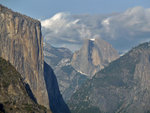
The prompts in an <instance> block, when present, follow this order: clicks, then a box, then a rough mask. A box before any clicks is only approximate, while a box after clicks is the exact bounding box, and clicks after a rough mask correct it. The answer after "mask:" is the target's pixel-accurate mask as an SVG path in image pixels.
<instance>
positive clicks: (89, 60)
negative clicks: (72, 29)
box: [71, 39, 119, 78]
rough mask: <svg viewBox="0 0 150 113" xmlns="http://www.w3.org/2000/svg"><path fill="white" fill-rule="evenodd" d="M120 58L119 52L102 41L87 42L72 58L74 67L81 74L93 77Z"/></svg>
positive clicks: (91, 40)
mask: <svg viewBox="0 0 150 113" xmlns="http://www.w3.org/2000/svg"><path fill="white" fill-rule="evenodd" d="M118 57H119V55H118V53H117V51H116V50H115V49H114V48H113V47H112V46H111V45H110V44H109V43H107V42H105V41H104V40H102V39H101V40H100V39H89V40H85V42H84V44H83V46H82V48H81V49H80V50H79V51H76V52H75V53H74V55H73V58H72V62H71V64H72V66H73V67H74V68H75V69H76V70H77V71H79V72H82V73H84V74H86V75H87V76H88V77H90V78H92V76H93V75H94V74H95V73H96V72H98V71H99V70H101V69H103V68H104V67H105V66H107V65H108V64H109V63H110V62H111V61H113V60H115V59H117V58H118Z"/></svg>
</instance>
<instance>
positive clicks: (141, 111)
mask: <svg viewBox="0 0 150 113" xmlns="http://www.w3.org/2000/svg"><path fill="white" fill-rule="evenodd" d="M149 100H150V42H149V43H143V44H140V45H139V46H137V47H135V48H133V49H132V50H131V51H129V52H128V53H127V54H125V55H124V56H122V57H120V58H119V59H117V60H115V61H113V62H112V63H110V64H109V66H107V67H106V68H104V69H103V70H101V71H100V72H98V73H96V75H95V76H94V77H93V79H92V80H88V81H87V82H86V83H85V84H83V86H82V87H80V89H79V90H78V91H77V92H76V93H74V94H73V96H72V97H71V100H70V103H69V106H70V109H71V112H72V113H148V112H150V101H149Z"/></svg>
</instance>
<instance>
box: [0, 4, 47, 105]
mask: <svg viewBox="0 0 150 113" xmlns="http://www.w3.org/2000/svg"><path fill="white" fill-rule="evenodd" d="M42 40H43V38H42V34H41V25H40V22H39V21H37V20H34V19H32V18H30V17H27V16H24V15H21V14H19V13H16V12H13V11H11V10H9V9H7V8H6V7H4V6H2V5H0V56H1V57H2V58H4V59H6V60H8V61H10V63H11V64H12V65H13V66H14V67H15V68H16V69H17V71H18V72H19V73H20V74H21V75H22V77H23V78H24V79H25V81H26V82H27V83H28V84H29V85H30V87H31V90H32V91H33V94H34V95H35V97H36V98H37V102H38V103H39V104H41V105H44V106H46V107H48V105H49V102H48V99H47V98H48V94H47V91H46V86H45V81H44V70H43V69H44V57H43V49H42V47H43V44H42Z"/></svg>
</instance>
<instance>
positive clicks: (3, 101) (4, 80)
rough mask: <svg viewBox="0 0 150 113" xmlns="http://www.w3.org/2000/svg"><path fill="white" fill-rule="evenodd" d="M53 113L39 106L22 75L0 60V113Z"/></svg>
mask: <svg viewBox="0 0 150 113" xmlns="http://www.w3.org/2000/svg"><path fill="white" fill-rule="evenodd" d="M33 112H34V113H51V112H50V111H47V109H46V108H45V107H43V106H41V105H38V104H37V102H36V99H35V98H34V96H33V94H32V91H31V90H30V87H29V85H28V84H27V83H25V82H24V81H23V78H22V77H21V75H20V74H19V73H18V72H17V71H16V69H15V68H14V67H13V66H12V65H11V64H10V63H9V62H7V61H5V60H4V59H2V58H0V113H33Z"/></svg>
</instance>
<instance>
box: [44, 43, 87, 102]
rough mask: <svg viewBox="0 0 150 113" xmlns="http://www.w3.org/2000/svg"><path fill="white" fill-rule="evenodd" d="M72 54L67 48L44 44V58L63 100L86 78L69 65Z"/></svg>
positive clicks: (67, 98)
mask: <svg viewBox="0 0 150 113" xmlns="http://www.w3.org/2000/svg"><path fill="white" fill-rule="evenodd" d="M72 55H73V54H72V52H71V51H70V50H69V49H66V48H56V47H52V46H51V45H50V44H47V43H45V44H44V60H45V62H46V63H47V64H49V65H50V66H52V68H53V69H54V72H55V74H56V77H57V80H58V84H59V89H60V92H61V94H62V96H63V98H64V100H65V101H67V100H69V99H70V97H71V95H72V94H73V93H74V92H75V91H76V90H77V89H78V87H80V85H81V84H82V83H84V81H86V80H87V76H85V75H84V74H81V73H80V72H77V71H76V70H75V69H74V68H73V67H72V66H71V58H72Z"/></svg>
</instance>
